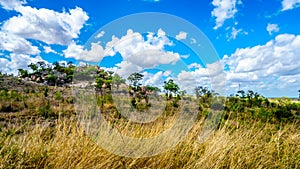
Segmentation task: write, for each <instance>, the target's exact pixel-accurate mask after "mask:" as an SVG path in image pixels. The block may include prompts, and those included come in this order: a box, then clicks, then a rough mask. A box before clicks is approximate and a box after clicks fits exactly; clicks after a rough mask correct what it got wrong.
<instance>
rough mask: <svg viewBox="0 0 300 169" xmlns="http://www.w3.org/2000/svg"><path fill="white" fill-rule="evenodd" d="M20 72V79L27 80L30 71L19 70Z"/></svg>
mask: <svg viewBox="0 0 300 169" xmlns="http://www.w3.org/2000/svg"><path fill="white" fill-rule="evenodd" d="M18 71H19V74H20V78H25V77H28V76H29V75H28V71H27V70H24V69H18Z"/></svg>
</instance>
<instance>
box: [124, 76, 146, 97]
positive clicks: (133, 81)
mask: <svg viewBox="0 0 300 169" xmlns="http://www.w3.org/2000/svg"><path fill="white" fill-rule="evenodd" d="M143 77H144V75H142V74H140V73H136V72H135V73H132V74H131V75H129V76H128V78H127V80H129V82H130V85H131V88H132V89H133V90H134V91H135V92H137V91H138V90H139V89H140V87H141V85H142V84H141V83H139V82H140V80H142V79H143Z"/></svg>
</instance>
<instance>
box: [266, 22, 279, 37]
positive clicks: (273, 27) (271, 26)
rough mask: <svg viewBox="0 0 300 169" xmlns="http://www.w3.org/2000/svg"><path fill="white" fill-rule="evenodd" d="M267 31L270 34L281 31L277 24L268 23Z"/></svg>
mask: <svg viewBox="0 0 300 169" xmlns="http://www.w3.org/2000/svg"><path fill="white" fill-rule="evenodd" d="M267 31H268V32H269V35H272V34H273V32H278V31H279V27H278V25H277V24H270V23H268V25H267Z"/></svg>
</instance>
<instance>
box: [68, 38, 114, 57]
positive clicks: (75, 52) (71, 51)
mask: <svg viewBox="0 0 300 169" xmlns="http://www.w3.org/2000/svg"><path fill="white" fill-rule="evenodd" d="M63 53H64V56H65V57H66V58H74V59H77V60H83V61H87V62H99V61H101V60H102V59H103V57H104V56H108V55H109V54H108V53H107V54H106V51H105V50H104V49H103V47H102V46H101V45H100V44H99V43H91V48H90V49H89V50H88V49H84V47H83V46H81V45H77V44H76V43H75V42H74V41H73V42H72V43H71V44H70V45H69V46H68V48H67V49H66V50H63Z"/></svg>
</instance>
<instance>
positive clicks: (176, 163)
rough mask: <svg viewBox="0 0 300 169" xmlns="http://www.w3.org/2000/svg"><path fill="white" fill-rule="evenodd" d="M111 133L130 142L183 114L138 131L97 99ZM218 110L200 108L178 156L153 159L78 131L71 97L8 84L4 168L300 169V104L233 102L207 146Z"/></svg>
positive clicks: (0, 97)
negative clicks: (112, 148) (122, 152)
mask: <svg viewBox="0 0 300 169" xmlns="http://www.w3.org/2000/svg"><path fill="white" fill-rule="evenodd" d="M97 103H98V105H99V107H100V108H101V113H102V114H103V115H104V117H105V119H106V120H107V121H108V122H109V123H110V125H111V126H113V127H115V128H117V129H118V131H119V132H120V133H122V134H123V135H127V136H130V137H153V136H156V135H159V134H160V133H162V132H163V131H164V130H167V129H168V128H170V126H171V125H172V124H173V123H176V122H175V119H176V118H177V115H178V111H179V108H180V101H179V106H174V101H173V100H169V101H167V103H166V105H167V106H166V108H165V111H164V113H163V114H162V117H160V118H159V119H158V120H157V121H156V122H154V123H151V124H139V123H132V122H130V121H128V120H126V118H124V117H122V115H121V114H120V113H119V112H118V110H117V109H116V108H115V107H114V105H113V103H112V100H111V97H110V96H107V95H104V96H100V97H97ZM210 108H211V105H209V102H207V101H205V102H203V100H201V99H200V100H199V109H198V111H197V112H195V113H196V117H197V118H196V121H195V123H194V124H193V126H192V128H191V129H190V131H189V132H188V135H187V137H186V138H185V139H184V140H183V141H181V142H179V143H178V144H177V145H176V146H175V147H174V148H172V149H170V150H168V151H165V152H162V153H160V154H157V155H155V156H150V157H142V158H133V157H123V156H118V155H115V154H113V153H111V152H109V151H107V150H106V149H105V148H103V147H101V146H99V145H98V144H96V143H95V142H94V140H93V139H92V138H91V137H90V136H89V135H88V134H87V133H86V131H85V129H84V128H83V127H82V126H80V125H79V124H78V112H76V111H75V108H74V100H73V97H72V89H71V88H68V87H55V86H44V85H39V84H36V83H31V82H24V81H20V80H17V79H16V78H6V79H3V78H2V83H1V90H0V168H300V120H299V115H300V103H299V102H292V101H290V100H289V99H286V98H282V99H277V100H275V101H269V100H268V99H266V98H262V97H257V98H254V97H253V98H247V97H245V98H242V97H236V96H234V97H230V98H227V101H226V104H225V108H224V110H223V114H222V118H221V120H220V124H219V125H218V126H217V128H216V129H215V130H214V131H213V132H212V133H211V134H210V135H209V136H208V138H207V139H205V140H204V141H201V139H200V137H199V134H200V133H201V131H202V130H203V125H204V122H205V119H207V118H208V117H209V112H210Z"/></svg>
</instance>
